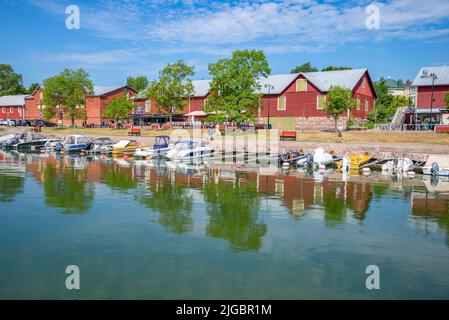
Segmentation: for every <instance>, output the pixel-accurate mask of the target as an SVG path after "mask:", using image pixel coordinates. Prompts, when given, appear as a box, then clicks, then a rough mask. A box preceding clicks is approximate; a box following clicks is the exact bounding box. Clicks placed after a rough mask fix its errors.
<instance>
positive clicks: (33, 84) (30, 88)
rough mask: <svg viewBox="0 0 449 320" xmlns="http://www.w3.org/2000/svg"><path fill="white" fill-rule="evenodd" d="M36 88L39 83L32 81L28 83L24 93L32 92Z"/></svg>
mask: <svg viewBox="0 0 449 320" xmlns="http://www.w3.org/2000/svg"><path fill="white" fill-rule="evenodd" d="M37 88H39V83H36V82H33V83H32V84H30V86H29V87H28V89H27V90H26V93H27V94H32V93H33V92H34V90H36V89H37Z"/></svg>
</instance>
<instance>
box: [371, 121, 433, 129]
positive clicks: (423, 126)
mask: <svg viewBox="0 0 449 320" xmlns="http://www.w3.org/2000/svg"><path fill="white" fill-rule="evenodd" d="M434 127H435V124H430V123H421V124H391V123H386V124H377V125H376V126H375V129H376V130H377V131H433V130H434Z"/></svg>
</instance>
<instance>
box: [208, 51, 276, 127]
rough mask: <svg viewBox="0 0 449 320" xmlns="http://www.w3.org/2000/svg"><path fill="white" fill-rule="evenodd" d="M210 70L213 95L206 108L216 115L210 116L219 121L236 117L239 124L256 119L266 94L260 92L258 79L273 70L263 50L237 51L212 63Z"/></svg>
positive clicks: (235, 119) (212, 119)
mask: <svg viewBox="0 0 449 320" xmlns="http://www.w3.org/2000/svg"><path fill="white" fill-rule="evenodd" d="M209 72H210V74H211V75H212V81H211V84H210V86H211V89H210V92H211V94H210V97H209V98H208V99H207V105H206V106H205V111H209V112H214V114H212V115H210V116H209V117H208V119H209V120H211V121H214V122H218V123H220V122H223V121H226V120H233V121H235V122H237V123H238V124H240V123H242V122H243V121H254V119H255V117H256V115H257V112H258V108H259V99H260V97H261V96H262V95H261V94H260V93H258V92H259V90H260V88H261V86H260V84H259V82H258V80H259V79H261V78H265V77H267V76H268V75H269V74H270V73H271V70H270V68H269V66H268V61H267V59H266V57H265V54H264V53H263V51H256V50H237V51H234V52H233V53H232V57H231V58H224V59H220V60H218V61H217V62H216V63H211V64H209Z"/></svg>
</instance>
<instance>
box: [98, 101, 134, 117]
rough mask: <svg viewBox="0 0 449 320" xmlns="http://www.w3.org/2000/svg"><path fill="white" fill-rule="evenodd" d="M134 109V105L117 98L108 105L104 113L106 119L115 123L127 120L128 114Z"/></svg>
mask: <svg viewBox="0 0 449 320" xmlns="http://www.w3.org/2000/svg"><path fill="white" fill-rule="evenodd" d="M133 108H134V104H133V103H132V102H131V101H129V100H128V99H127V98H126V97H124V96H122V97H117V98H115V99H112V100H111V102H109V103H108V105H107V107H106V110H105V112H104V114H105V116H106V117H110V118H113V119H115V120H116V121H117V122H118V121H120V120H123V119H126V118H128V115H129V112H130V111H131V110H132V109H133Z"/></svg>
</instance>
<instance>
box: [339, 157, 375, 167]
mask: <svg viewBox="0 0 449 320" xmlns="http://www.w3.org/2000/svg"><path fill="white" fill-rule="evenodd" d="M371 159H372V157H371V156H370V155H369V154H368V153H363V154H355V155H349V154H348V153H347V154H346V155H345V156H344V157H343V159H342V160H341V161H338V162H337V170H338V171H341V170H344V171H349V170H361V169H362V168H363V166H364V165H365V164H367V163H368V162H369V161H370V160H371Z"/></svg>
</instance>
